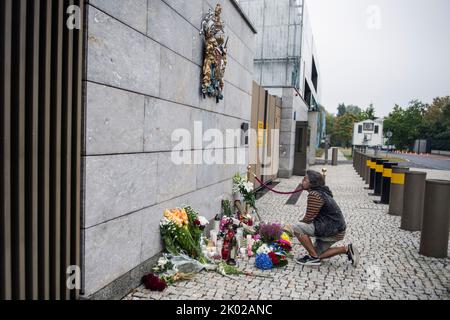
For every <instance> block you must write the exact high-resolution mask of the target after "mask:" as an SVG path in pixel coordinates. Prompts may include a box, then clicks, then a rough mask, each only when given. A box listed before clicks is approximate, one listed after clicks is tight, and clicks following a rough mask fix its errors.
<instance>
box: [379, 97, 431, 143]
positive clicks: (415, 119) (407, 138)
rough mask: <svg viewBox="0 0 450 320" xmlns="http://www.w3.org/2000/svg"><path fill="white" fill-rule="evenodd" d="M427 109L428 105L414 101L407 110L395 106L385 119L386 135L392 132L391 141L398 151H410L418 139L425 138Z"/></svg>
mask: <svg viewBox="0 0 450 320" xmlns="http://www.w3.org/2000/svg"><path fill="white" fill-rule="evenodd" d="M426 109H427V105H426V104H423V103H422V102H420V101H418V100H413V101H411V102H410V103H409V106H408V107H407V108H406V109H403V108H402V107H400V106H398V105H395V107H394V109H393V110H392V112H391V113H390V114H389V116H388V117H387V118H385V119H384V133H386V132H388V131H391V132H392V134H393V136H392V139H391V141H392V143H393V144H394V145H395V146H396V148H397V149H410V148H411V147H412V146H413V144H414V141H415V140H416V139H418V138H422V137H424V133H425V129H426V126H425V123H424V113H425V111H426Z"/></svg>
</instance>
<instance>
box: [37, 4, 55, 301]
mask: <svg viewBox="0 0 450 320" xmlns="http://www.w3.org/2000/svg"><path fill="white" fill-rule="evenodd" d="M52 2H53V1H52V0H44V1H42V9H41V16H42V19H41V28H40V31H41V37H40V40H41V45H40V49H41V54H40V65H41V71H40V80H39V82H40V84H41V85H42V88H41V89H40V90H39V105H40V112H39V127H40V132H39V299H46V300H48V299H49V298H50V232H49V231H50V103H51V99H50V93H51V92H50V88H51V53H52V51H51V50H52V43H51V41H52Z"/></svg>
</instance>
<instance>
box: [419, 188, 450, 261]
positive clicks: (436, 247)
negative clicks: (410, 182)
mask: <svg viewBox="0 0 450 320" xmlns="http://www.w3.org/2000/svg"><path fill="white" fill-rule="evenodd" d="M449 199H450V181H448V180H427V181H426V182H425V203H424V211H423V221H422V234H421V236H420V250H419V253H420V254H421V255H424V256H427V257H434V258H447V256H448V254H447V252H448V237H449V236H448V227H449V223H450V201H449Z"/></svg>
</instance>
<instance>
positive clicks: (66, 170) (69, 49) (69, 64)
mask: <svg viewBox="0 0 450 320" xmlns="http://www.w3.org/2000/svg"><path fill="white" fill-rule="evenodd" d="M71 5H73V0H65V1H64V11H66V8H68V7H69V6H71ZM63 30H64V32H63V39H64V40H63V57H64V62H63V81H64V86H63V88H62V89H63V91H62V92H63V93H62V99H63V106H64V107H63V108H62V127H61V128H62V132H61V134H62V141H61V154H62V159H61V161H62V163H61V170H62V171H61V196H62V199H61V298H62V299H65V300H67V299H69V298H70V291H69V289H68V288H67V285H66V279H67V274H66V270H67V268H68V267H69V266H70V231H71V230H70V229H71V228H70V222H71V216H70V214H71V178H72V176H71V162H72V112H73V104H72V102H73V101H72V91H73V90H72V85H73V78H72V77H73V30H70V29H69V28H68V27H64V29H63Z"/></svg>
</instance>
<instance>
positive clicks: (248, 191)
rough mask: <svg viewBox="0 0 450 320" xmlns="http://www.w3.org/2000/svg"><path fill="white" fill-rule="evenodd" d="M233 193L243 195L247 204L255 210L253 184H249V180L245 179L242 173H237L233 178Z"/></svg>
mask: <svg viewBox="0 0 450 320" xmlns="http://www.w3.org/2000/svg"><path fill="white" fill-rule="evenodd" d="M233 193H234V194H238V193H240V194H242V196H243V197H244V201H245V203H247V204H248V205H249V206H250V207H252V208H255V206H256V197H255V193H254V192H253V183H251V182H249V181H248V180H247V178H245V177H243V176H242V175H241V174H240V173H236V174H235V175H234V177H233Z"/></svg>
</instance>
